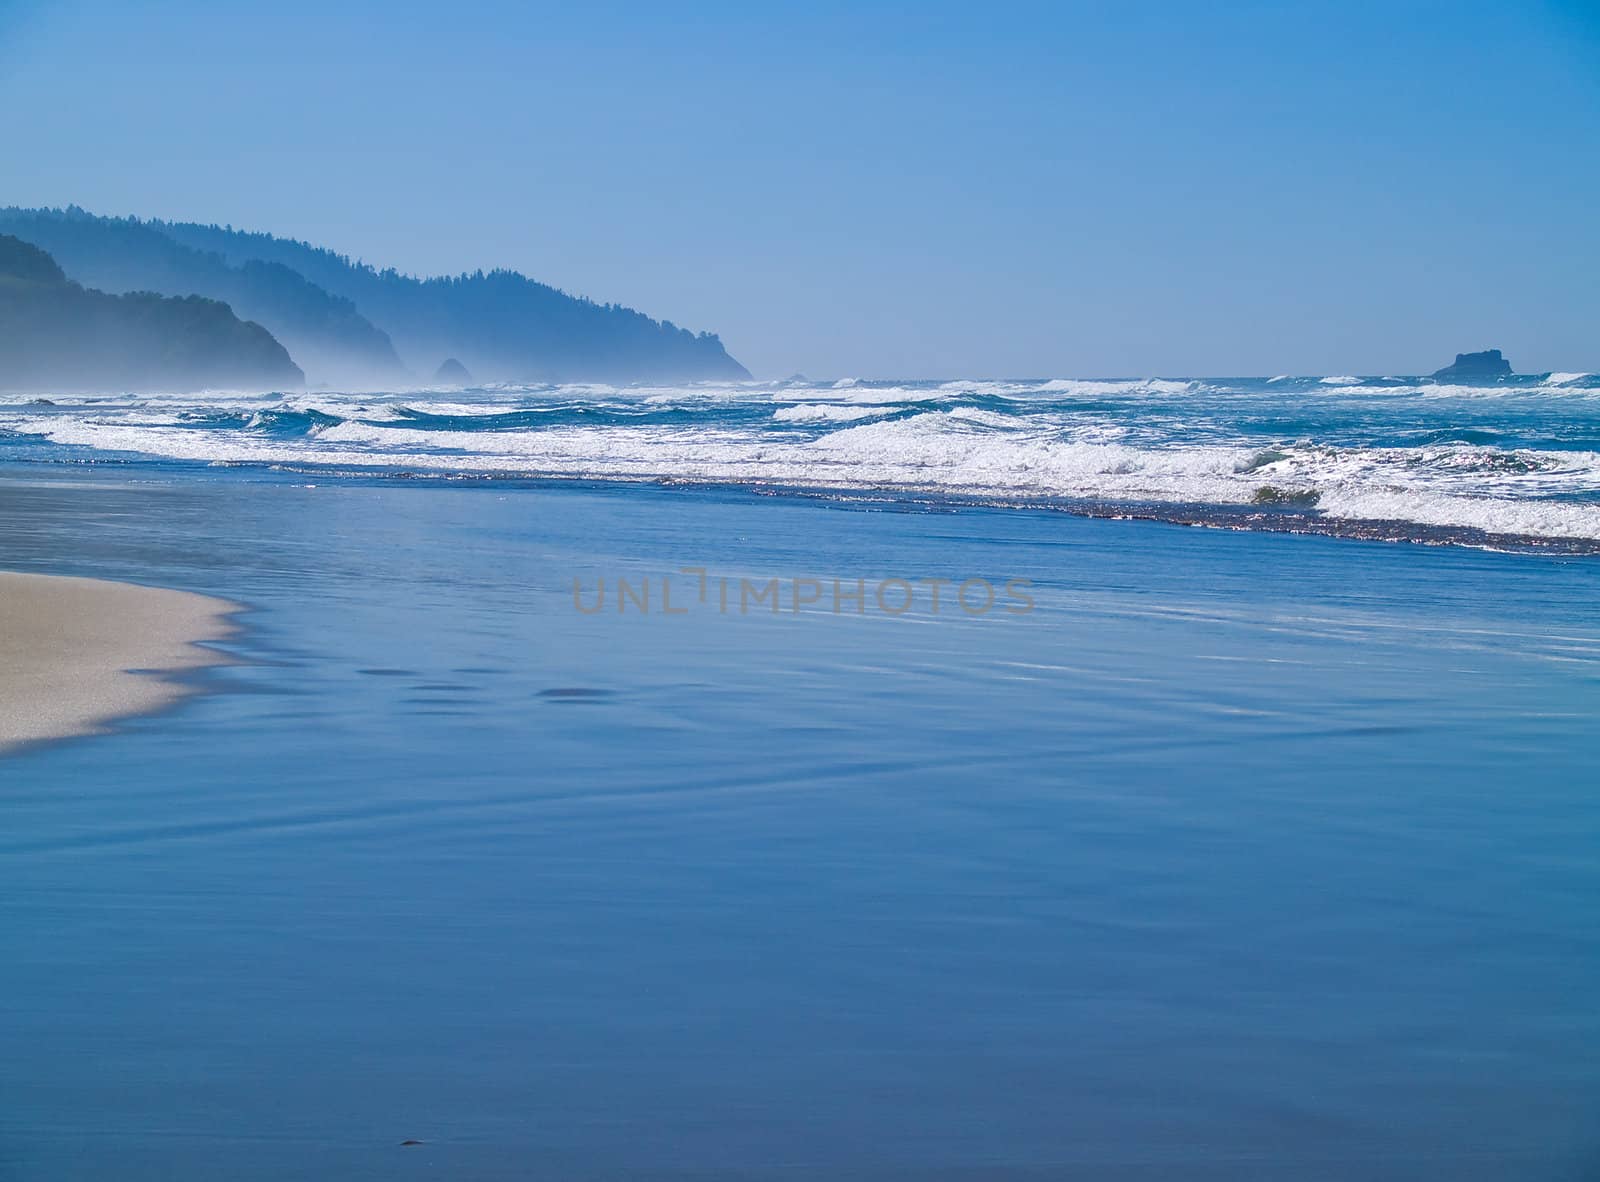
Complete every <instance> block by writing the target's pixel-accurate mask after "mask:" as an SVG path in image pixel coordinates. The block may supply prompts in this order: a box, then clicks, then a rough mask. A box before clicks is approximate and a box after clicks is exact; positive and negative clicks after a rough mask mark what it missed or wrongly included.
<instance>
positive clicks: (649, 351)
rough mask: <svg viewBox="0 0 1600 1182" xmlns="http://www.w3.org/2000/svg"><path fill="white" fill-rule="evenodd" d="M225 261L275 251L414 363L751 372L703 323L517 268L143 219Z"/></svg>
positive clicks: (640, 374)
mask: <svg viewBox="0 0 1600 1182" xmlns="http://www.w3.org/2000/svg"><path fill="white" fill-rule="evenodd" d="M147 224H149V225H151V226H153V227H154V228H157V229H159V230H161V231H162V232H164V233H166V234H168V235H170V236H171V237H172V238H173V239H175V240H176V241H178V242H181V243H183V244H184V245H185V246H190V247H193V248H195V249H198V250H204V251H212V252H215V253H217V254H219V255H221V256H222V257H224V258H226V259H227V260H228V261H229V262H231V263H234V264H236V265H243V264H245V263H248V262H252V261H254V262H269V263H279V264H282V265H284V266H287V267H291V268H293V269H294V270H295V271H297V272H299V273H300V274H301V275H304V276H305V277H306V278H307V279H309V280H311V282H313V283H315V284H317V285H319V286H320V287H323V288H325V289H326V290H327V291H329V292H332V293H333V294H335V295H339V296H343V297H345V298H346V299H349V300H351V301H353V302H354V303H355V305H356V307H358V308H359V309H361V311H362V312H363V313H364V314H365V315H367V316H368V317H370V318H371V319H372V320H373V321H374V322H375V323H376V324H378V325H380V326H381V327H382V328H384V329H385V330H386V331H387V332H388V333H389V335H390V337H391V338H392V339H393V340H394V342H395V346H396V347H397V348H398V349H399V350H400V354H401V356H402V357H403V358H404V359H405V361H406V362H407V364H408V365H410V366H411V367H412V368H413V369H415V370H416V371H418V372H419V373H431V372H433V370H434V368H435V367H436V366H437V365H439V364H440V362H441V361H443V360H444V359H445V358H447V357H455V358H459V359H460V360H461V361H462V362H463V363H465V365H466V367H467V368H468V369H469V370H471V371H472V373H473V374H474V375H476V376H477V377H478V378H479V379H480V380H484V379H487V380H498V381H587V380H599V381H693V380H697V379H717V378H723V379H743V378H748V377H749V376H750V375H749V373H748V372H747V371H746V370H745V368H744V366H742V365H740V364H739V363H738V362H737V361H735V360H734V359H733V358H732V357H730V356H728V354H727V351H726V350H725V349H724V348H723V346H722V342H721V340H719V339H718V338H717V337H716V336H715V335H714V334H711V333H699V334H696V333H692V332H690V331H688V330H687V329H682V328H679V327H677V326H676V325H674V324H673V323H672V322H671V321H667V320H663V321H656V320H652V319H651V318H650V317H648V316H646V315H644V314H643V313H641V312H636V311H634V310H633V309H632V308H625V307H622V306H621V305H619V304H599V303H595V302H594V301H592V300H588V299H582V298H579V297H575V296H571V295H568V294H567V293H566V292H563V291H559V290H557V289H556V288H553V287H549V286H547V285H545V284H543V283H537V282H535V281H534V280H532V279H529V278H527V277H526V276H524V275H521V274H519V273H518V272H515V271H507V270H495V271H489V272H483V271H479V272H474V273H472V274H463V275H455V276H449V277H443V278H435V279H417V278H414V277H412V276H409V275H402V274H400V273H399V272H398V271H394V270H384V271H380V270H377V269H376V268H374V267H371V266H368V265H367V264H364V263H359V262H354V261H352V260H351V259H349V258H347V257H345V256H344V255H339V254H335V253H334V252H333V251H330V250H325V249H322V248H319V247H315V246H312V245H310V244H308V243H305V242H296V241H293V240H290V239H285V238H276V237H273V236H272V235H270V234H255V233H246V232H244V231H240V230H234V229H232V228H231V227H221V226H215V225H211V226H202V225H198V224H194V223H162V222H152V223H147Z"/></svg>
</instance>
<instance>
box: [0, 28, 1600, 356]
mask: <svg viewBox="0 0 1600 1182" xmlns="http://www.w3.org/2000/svg"><path fill="white" fill-rule="evenodd" d="M1597 12H1600V6H1596V5H1594V4H1593V3H1553V2H1552V3H1542V2H1538V0H1523V2H1521V3H1501V4H1482V3H1473V2H1471V0H1461V2H1459V3H1439V4H1410V3H1404V2H1400V3H1339V4H1333V3H1318V2H1314V0H1313V2H1307V3H1299V4H1292V3H1270V4H1268V3H1263V4H1253V3H1250V4H1202V3H1199V2H1195V3H1183V4H1159V3H1147V4H1140V3H1129V2H1122V3H1068V2H1060V3H1038V4H1035V3H1008V2H1005V0H997V2H992V3H984V4H951V3H941V2H938V0H925V2H923V3H871V2H862V3H832V2H831V0H812V2H810V3H804V4H776V3H774V4H756V3H740V4H731V3H701V4H687V3H685V4H663V3H642V4H635V3H604V2H598V3H587V4H584V5H582V6H579V5H572V4H562V5H548V6H546V5H540V4H525V3H484V2H476V0H457V2H455V3H452V4H449V5H433V4H426V5H425V4H412V3H406V2H405V0H391V2H389V3H384V4H379V3H370V4H369V3H338V2H337V0H324V2H322V3H315V4H313V3H301V2H299V0H282V2H280V3H276V4H273V5H265V4H261V5H245V4H234V3H228V2H226V0H209V2H206V3H200V2H191V0H143V2H141V3H139V4H127V3H125V2H124V3H109V2H103V0H76V2H75V0H54V2H52V3H48V4H43V3H30V2H28V0H21V2H17V0H0V109H3V110H4V112H5V115H4V120H5V123H4V127H5V142H6V149H5V163H4V168H5V185H4V192H3V193H0V202H3V203H6V204H21V205H39V204H48V205H62V204H68V203H76V204H79V205H83V206H85V207H86V208H89V209H92V210H94V211H96V212H102V213H137V214H140V215H143V216H159V217H168V218H180V219H195V220H200V221H207V222H210V221H217V222H224V223H232V224H234V225H236V226H244V227H249V228H252V229H266V230H271V231H273V232H275V233H279V234H285V235H289V236H293V237H298V238H305V239H309V240H311V241H314V242H317V243H319V244H324V245H329V246H332V247H334V248H336V249H339V250H341V251H344V252H347V253H350V254H353V255H356V256H358V257H362V258H365V259H367V260H368V261H371V262H375V263H379V264H381V265H389V264H393V265H395V266H398V267H400V268H401V269H403V270H409V271H414V272H419V273H438V272H446V271H458V270H463V269H473V268H477V267H490V266H495V265H505V266H511V267H515V268H517V269H519V270H523V271H525V272H527V273H528V274H530V275H533V276H534V277H536V278H539V279H541V280H544V281H546V282H549V283H554V284H556V285H558V286H561V287H563V288H566V289H568V290H570V291H574V292H579V293H583V294H586V295H590V296H593V297H595V298H597V299H601V300H616V301H619V302H623V303H628V304H632V305H634V306H636V307H639V308H641V309H642V310H644V311H647V312H649V313H650V314H652V315H655V316H661V317H667V318H670V319H672V320H674V321H676V322H677V323H679V324H682V325H685V326H687V327H691V328H694V329H696V330H699V329H710V330H712V331H716V332H719V333H720V334H721V335H722V337H723V340H724V342H725V343H726V344H727V345H728V348H729V349H730V351H731V352H733V353H734V355H735V356H737V357H739V358H740V359H741V360H743V361H745V363H746V364H747V365H749V366H750V368H751V369H752V370H754V371H755V372H756V373H757V374H758V375H759V376H769V377H770V376H784V375H786V374H788V373H790V372H792V371H795V370H803V371H805V372H806V373H808V374H811V375H812V376H829V377H834V376H844V375H852V376H888V375H893V376H903V377H916V376H945V377H950V376H976V375H997V376H998V375H1006V376H1062V375H1074V376H1088V375H1135V376H1143V375H1153V374H1167V375H1190V374H1228V375H1237V374H1273V373H1282V372H1294V373H1333V372H1359V373H1389V372H1416V371H1418V370H1427V369H1432V368H1434V367H1435V366H1437V365H1440V364H1443V363H1444V362H1446V361H1448V360H1450V358H1451V355H1453V354H1454V353H1455V352H1456V351H1458V350H1463V349H1476V348H1482V347H1487V346H1498V347H1501V348H1503V349H1504V350H1505V351H1506V354H1507V356H1508V357H1510V359H1511V360H1512V362H1513V364H1515V365H1516V366H1517V367H1518V368H1519V369H1523V370H1529V371H1532V370H1540V369H1552V368H1553V369H1564V370H1600V216H1597V214H1596V209H1597V208H1600V15H1596V14H1597Z"/></svg>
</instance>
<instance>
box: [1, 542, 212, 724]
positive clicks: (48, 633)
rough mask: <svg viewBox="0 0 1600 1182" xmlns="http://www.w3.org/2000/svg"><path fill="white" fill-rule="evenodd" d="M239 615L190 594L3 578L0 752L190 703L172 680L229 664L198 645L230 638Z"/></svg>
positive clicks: (183, 689) (93, 582)
mask: <svg viewBox="0 0 1600 1182" xmlns="http://www.w3.org/2000/svg"><path fill="white" fill-rule="evenodd" d="M233 610H235V608H234V605H233V604H230V603H227V602H225V601H224V600H220V599H212V598H210V597H208V596H204V595H193V594H190V593H188V592H184V591H168V590H161V589H158V588H152V587H140V586H135V585H133V584H129V583H111V582H105V581H102V580H99V579H70V578H55V577H50V576H44V575H20V574H6V573H0V753H5V752H7V751H11V750H13V749H15V748H17V747H20V746H22V745H24V744H28V743H36V742H41V741H44V740H48V739H63V738H68V737H71V736H74V735H90V734H96V733H99V732H101V731H103V730H104V729H105V728H106V725H107V724H108V723H110V722H113V721H115V720H117V719H120V718H127V717H130V716H132V715H136V714H147V713H149V712H151V711H153V710H159V709H161V708H163V707H165V706H168V705H171V704H172V703H173V702H175V701H177V700H178V699H179V698H182V697H184V696H186V695H187V694H188V693H189V692H190V691H189V690H188V689H187V688H186V687H185V686H184V685H182V684H181V683H179V682H178V681H175V680H174V679H173V677H172V675H173V674H176V673H182V672H185V671H187V670H191V669H197V668H200V667H203V666H206V665H215V664H218V663H220V662H221V661H222V660H223V657H222V656H221V654H219V653H216V652H214V651H212V650H210V649H206V648H202V647H199V646H200V644H201V643H203V642H206V641H212V640H219V639H221V638H223V637H225V636H227V635H228V634H229V632H231V631H232V626H231V625H230V624H229V622H228V613H230V612H232V611H233Z"/></svg>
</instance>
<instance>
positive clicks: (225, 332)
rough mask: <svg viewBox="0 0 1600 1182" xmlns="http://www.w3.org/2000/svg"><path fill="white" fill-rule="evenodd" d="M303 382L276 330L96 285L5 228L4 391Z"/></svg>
mask: <svg viewBox="0 0 1600 1182" xmlns="http://www.w3.org/2000/svg"><path fill="white" fill-rule="evenodd" d="M303 378H304V375H303V374H302V373H301V371H300V369H299V368H298V367H297V366H296V365H295V364H294V362H293V361H291V360H290V358H289V354H288V352H287V351H286V350H285V349H284V347H283V346H282V345H281V344H279V343H278V342H277V341H276V340H274V339H273V337H272V334H271V333H269V332H268V331H267V330H266V329H264V328H262V327H261V325H259V324H253V323H250V322H247V321H242V320H240V319H239V318H238V317H237V316H235V315H234V314H233V312H232V311H230V310H229V308H228V305H226V304H223V303H219V302H218V301H216V300H210V299H204V298H202V297H199V296H186V297H182V298H168V297H163V296H159V295H156V294H153V293H150V292H142V293H135V294H131V295H112V294H109V293H107V292H103V291H94V290H91V289H89V288H85V287H83V286H82V285H80V284H77V283H74V282H72V281H71V280H69V279H68V278H67V276H66V274H65V272H63V271H62V269H61V267H60V266H59V264H57V262H56V261H55V260H54V259H52V258H51V257H50V256H49V255H48V254H47V253H46V252H44V251H42V250H40V249H39V248H38V247H37V246H35V245H33V244H32V243H29V242H24V241H22V240H21V239H19V238H14V237H11V236H9V235H5V234H0V389H3V390H8V391H23V392H36V393H56V392H60V393H72V392H79V391H91V392H97V393H98V392H107V391H124V390H126V391H152V390H168V391H170V390H198V389H213V388H225V389H236V390H283V389H291V388H296V387H298V386H299V385H300V384H301V382H302V381H303Z"/></svg>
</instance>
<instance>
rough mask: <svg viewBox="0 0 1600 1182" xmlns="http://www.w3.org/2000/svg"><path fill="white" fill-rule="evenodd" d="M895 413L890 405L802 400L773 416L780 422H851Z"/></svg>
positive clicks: (774, 413) (777, 411)
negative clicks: (850, 404) (833, 403)
mask: <svg viewBox="0 0 1600 1182" xmlns="http://www.w3.org/2000/svg"><path fill="white" fill-rule="evenodd" d="M893 413H894V408H893V407H889V406H838V405H829V404H827V403H816V402H801V403H798V404H796V405H794V406H785V407H782V408H780V409H778V410H776V411H774V412H773V414H772V418H773V421H774V422H779V423H850V422H855V421H856V420H858V419H871V418H877V417H879V416H881V415H888V414H893Z"/></svg>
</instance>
